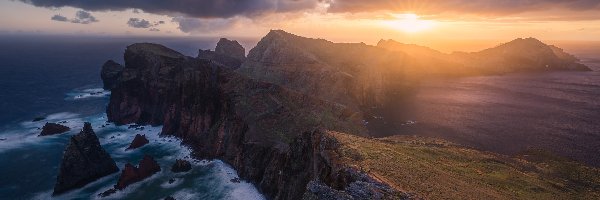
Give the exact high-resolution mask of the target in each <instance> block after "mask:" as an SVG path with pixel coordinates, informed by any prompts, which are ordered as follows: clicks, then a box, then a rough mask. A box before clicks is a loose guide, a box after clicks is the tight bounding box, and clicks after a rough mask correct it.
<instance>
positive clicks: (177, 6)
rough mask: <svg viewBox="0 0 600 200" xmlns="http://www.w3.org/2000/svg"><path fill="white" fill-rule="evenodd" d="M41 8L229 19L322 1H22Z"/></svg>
mask: <svg viewBox="0 0 600 200" xmlns="http://www.w3.org/2000/svg"><path fill="white" fill-rule="evenodd" d="M19 1H22V2H25V3H28V4H32V5H34V6H38V7H48V8H55V7H65V6H71V7H76V8H81V9H85V10H90V11H106V10H125V9H139V10H141V11H144V12H147V13H155V14H170V15H178V14H183V15H186V16H189V17H202V18H214V17H220V18H228V17H233V16H237V15H240V16H253V15H258V14H262V13H265V12H289V11H298V10H303V9H310V8H314V7H315V6H316V4H317V2H318V1H321V0H170V1H166V0H19Z"/></svg>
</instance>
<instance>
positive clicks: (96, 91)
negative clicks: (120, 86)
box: [65, 88, 110, 100]
mask: <svg viewBox="0 0 600 200" xmlns="http://www.w3.org/2000/svg"><path fill="white" fill-rule="evenodd" d="M107 96H110V91H109V90H104V89H102V88H89V89H83V90H74V91H72V92H69V93H67V97H66V98H65V100H82V99H88V98H103V97H107Z"/></svg>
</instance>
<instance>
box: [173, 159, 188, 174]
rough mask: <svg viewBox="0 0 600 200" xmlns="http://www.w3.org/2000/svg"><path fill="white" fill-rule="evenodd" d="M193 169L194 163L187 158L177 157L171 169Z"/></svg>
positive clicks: (180, 170) (185, 170)
mask: <svg viewBox="0 0 600 200" xmlns="http://www.w3.org/2000/svg"><path fill="white" fill-rule="evenodd" d="M191 169H192V164H191V163H190V161H187V160H180V159H177V160H176V161H175V163H174V164H173V166H172V167H171V171H172V172H175V173H179V172H187V171H190V170H191Z"/></svg>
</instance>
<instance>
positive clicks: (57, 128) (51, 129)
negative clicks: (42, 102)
mask: <svg viewBox="0 0 600 200" xmlns="http://www.w3.org/2000/svg"><path fill="white" fill-rule="evenodd" d="M69 130H71V128H69V127H68V126H64V125H60V124H56V123H48V122H46V124H44V127H42V132H40V134H39V135H38V137H39V136H47V135H56V134H60V133H64V132H67V131H69Z"/></svg>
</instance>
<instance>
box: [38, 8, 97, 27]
mask: <svg viewBox="0 0 600 200" xmlns="http://www.w3.org/2000/svg"><path fill="white" fill-rule="evenodd" d="M50 19H51V20H54V21H59V22H71V23H76V24H90V23H94V22H98V20H97V19H96V17H94V16H92V14H91V13H89V12H86V11H83V10H80V11H77V13H75V18H71V19H69V18H67V17H65V16H62V15H54V16H52V18H50Z"/></svg>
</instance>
